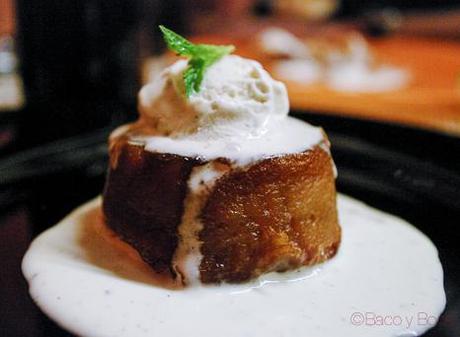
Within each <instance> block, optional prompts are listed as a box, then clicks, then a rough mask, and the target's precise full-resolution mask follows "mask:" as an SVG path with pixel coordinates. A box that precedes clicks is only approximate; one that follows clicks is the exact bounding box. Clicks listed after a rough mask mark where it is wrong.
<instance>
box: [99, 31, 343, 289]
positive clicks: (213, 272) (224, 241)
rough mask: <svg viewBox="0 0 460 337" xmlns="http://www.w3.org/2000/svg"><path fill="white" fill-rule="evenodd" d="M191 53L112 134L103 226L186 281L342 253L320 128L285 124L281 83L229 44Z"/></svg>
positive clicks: (235, 277)
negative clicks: (234, 52) (133, 118)
mask: <svg viewBox="0 0 460 337" xmlns="http://www.w3.org/2000/svg"><path fill="white" fill-rule="evenodd" d="M163 31H164V33H165V35H166V39H167V42H168V43H169V46H170V47H172V48H173V49H174V50H176V51H177V52H178V53H181V54H184V55H186V56H189V57H190V60H189V61H188V62H187V61H186V60H180V61H178V62H176V63H175V64H173V65H172V66H170V67H168V68H167V69H165V70H164V72H163V73H162V74H161V76H160V77H159V78H158V79H157V80H156V81H154V82H152V83H150V84H148V85H146V86H145V87H144V88H143V89H142V90H141V92H140V94H139V111H140V118H139V120H138V121H137V122H135V123H133V124H131V125H127V126H122V127H121V128H119V129H117V130H116V131H115V132H114V133H113V134H112V136H111V138H110V168H109V173H108V177H107V182H106V187H105V191H104V196H103V197H104V199H103V211H104V216H105V222H106V225H107V227H108V228H109V229H111V230H112V231H113V232H114V233H115V234H116V235H117V236H118V237H119V238H120V239H121V240H123V241H125V242H127V243H128V244H129V245H131V246H132V247H133V248H134V249H136V250H137V251H138V253H139V254H140V256H141V257H142V259H143V260H144V261H145V262H147V263H148V264H149V265H150V267H151V268H152V269H153V270H155V271H156V272H158V273H163V274H166V275H167V276H169V277H170V278H171V279H173V280H175V282H177V283H179V284H183V285H186V284H191V283H194V282H202V283H220V282H243V281H248V280H250V279H252V278H254V277H257V276H259V275H261V274H263V273H267V272H271V271H287V270H292V269H294V268H298V267H301V266H305V265H313V264H316V263H319V262H323V261H326V260H327V259H329V258H331V257H332V256H334V255H335V254H336V252H337V250H338V248H339V244H340V238H341V231H340V226H339V224H338V219H337V209H336V190H335V172H334V170H335V168H334V164H333V161H332V158H331V155H330V152H329V143H328V140H327V137H326V135H325V134H324V132H323V131H322V130H321V129H320V128H316V127H313V126H311V125H309V124H306V123H304V122H302V121H299V120H296V119H293V118H291V117H288V116H287V114H288V110H289V102H288V98H287V93H286V89H285V87H284V85H283V84H282V83H280V82H278V81H275V80H273V79H272V78H271V77H270V75H269V74H268V73H267V72H266V71H265V70H264V69H263V68H262V66H261V65H260V64H259V63H257V62H255V61H252V60H248V59H244V58H241V57H238V56H235V55H227V54H228V53H229V52H230V51H231V47H228V46H208V45H193V44H191V43H190V42H188V41H186V40H185V39H183V38H181V37H180V36H178V35H176V34H174V33H173V32H171V31H169V30H166V29H164V28H163Z"/></svg>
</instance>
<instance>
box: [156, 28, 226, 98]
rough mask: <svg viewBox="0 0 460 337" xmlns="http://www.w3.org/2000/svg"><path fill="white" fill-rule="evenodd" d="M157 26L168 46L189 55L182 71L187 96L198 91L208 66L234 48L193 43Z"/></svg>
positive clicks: (183, 54)
mask: <svg viewBox="0 0 460 337" xmlns="http://www.w3.org/2000/svg"><path fill="white" fill-rule="evenodd" d="M159 27H160V30H161V32H162V33H163V38H164V40H165V42H166V44H167V45H168V48H169V49H171V50H172V51H174V52H176V53H177V54H178V55H181V56H186V57H189V62H188V67H187V69H186V70H185V72H184V84H185V94H186V96H187V97H190V96H191V95H192V94H193V93H197V92H199V91H200V86H201V82H202V81H203V78H204V74H205V72H206V69H207V68H208V67H209V66H211V65H212V64H213V63H214V62H216V61H217V60H219V59H220V58H221V57H223V56H225V55H227V54H230V53H231V52H233V50H235V47H234V46H215V45H210V44H194V43H192V42H190V41H188V40H187V39H185V38H184V37H182V36H180V35H179V34H176V33H175V32H173V31H172V30H170V29H168V28H166V27H164V26H161V25H160V26H159Z"/></svg>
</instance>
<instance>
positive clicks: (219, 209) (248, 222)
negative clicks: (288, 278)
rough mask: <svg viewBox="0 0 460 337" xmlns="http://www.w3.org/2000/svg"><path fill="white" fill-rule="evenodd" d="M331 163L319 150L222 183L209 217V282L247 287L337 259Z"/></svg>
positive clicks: (205, 264) (204, 265)
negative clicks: (276, 273) (267, 277)
mask: <svg viewBox="0 0 460 337" xmlns="http://www.w3.org/2000/svg"><path fill="white" fill-rule="evenodd" d="M331 164H332V163H331V158H330V155H329V154H328V153H327V152H325V151H324V150H322V149H321V148H320V147H315V148H314V149H313V150H311V151H306V152H304V153H299V154H294V155H285V156H281V157H276V158H271V159H265V160H262V161H260V162H258V163H256V164H254V165H251V166H250V167H249V168H247V169H245V170H235V171H233V172H231V173H230V174H227V175H226V176H224V177H222V178H221V179H220V180H218V181H217V183H216V185H215V188H214V190H213V192H212V193H211V195H210V196H209V198H208V202H207V204H206V206H205V207H204V209H203V212H202V222H203V230H202V231H201V233H200V239H201V240H202V241H203V245H202V247H201V251H202V254H203V259H202V262H201V265H200V271H201V280H202V282H204V283H215V282H220V281H227V282H242V281H246V280H248V279H250V278H253V277H255V276H258V275H260V274H262V273H265V272H268V271H275V270H276V271H285V270H289V269H293V268H297V267H300V266H302V265H311V264H315V263H318V262H322V261H325V260H326V259H328V258H330V257H332V256H333V255H335V253H336V251H337V249H338V246H339V243H340V226H339V225H338V220H337V209H336V191H335V181H334V180H335V179H334V174H333V169H332V165H331Z"/></svg>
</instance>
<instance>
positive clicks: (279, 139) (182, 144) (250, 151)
mask: <svg viewBox="0 0 460 337" xmlns="http://www.w3.org/2000/svg"><path fill="white" fill-rule="evenodd" d="M286 135H289V137H286ZM131 139H132V141H134V142H138V141H139V142H143V143H145V150H146V151H151V152H160V153H174V154H178V155H180V156H184V157H200V158H203V159H205V160H213V159H217V158H226V159H229V160H230V161H232V162H234V163H237V164H239V165H245V164H248V163H251V162H253V161H254V160H258V159H262V158H266V157H269V156H276V155H281V154H289V153H298V152H303V151H306V150H308V149H311V148H313V147H314V146H316V145H318V144H320V143H321V142H323V141H324V134H323V132H322V129H321V128H319V127H314V126H312V125H310V124H308V123H305V122H303V121H301V120H299V119H296V118H293V117H287V118H283V119H280V120H277V121H273V122H272V123H268V124H267V125H266V130H265V131H264V132H263V133H262V135H257V136H254V137H239V136H238V135H235V137H218V138H215V139H209V138H207V137H200V136H199V134H198V136H196V135H191V136H183V137H180V138H172V137H162V136H142V135H138V136H136V135H132V136H131Z"/></svg>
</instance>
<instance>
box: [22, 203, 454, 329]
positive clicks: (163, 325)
mask: <svg viewBox="0 0 460 337" xmlns="http://www.w3.org/2000/svg"><path fill="white" fill-rule="evenodd" d="M100 203H101V201H100V199H96V200H94V201H92V202H89V203H88V204H86V205H84V206H82V207H81V208H79V209H77V210H76V211H74V212H73V213H72V214H70V215H69V216H68V217H67V218H65V219H64V220H63V221H62V222H60V223H59V224H58V225H56V226H55V227H53V228H51V229H49V230H48V231H46V232H45V233H43V234H42V235H40V236H39V237H38V238H37V239H36V240H35V241H34V242H33V243H32V245H31V247H30V249H29V251H28V252H27V254H26V256H25V258H24V261H23V272H24V275H25V277H26V279H27V280H28V282H29V285H30V294H31V296H32V298H33V299H34V300H35V302H36V303H37V304H38V305H39V306H40V308H41V309H42V310H43V311H44V312H45V313H46V314H48V315H49V316H50V317H51V318H52V319H54V320H55V321H56V322H57V323H58V324H60V325H62V326H63V327H65V328H66V329H68V330H70V331H72V332H73V333H76V334H78V335H81V336H87V337H103V336H107V337H116V336H129V337H137V336H139V337H141V336H149V337H152V336H162V337H176V336H181V337H182V336H203V337H206V336H212V337H214V336H225V337H233V336H234V337H236V336H238V337H243V336H251V337H257V336H260V337H274V336H287V337H296V336H297V337H304V336H315V337H335V336H337V337H343V336H357V337H359V336H363V337H364V336H365V337H372V336H375V337H378V336H414V335H418V334H421V333H423V332H424V331H426V330H427V329H429V328H430V327H432V326H433V325H434V324H435V323H436V321H437V319H438V317H439V315H440V314H441V313H442V311H443V309H444V307H445V301H446V299H445V293H444V288H443V271H442V266H441V264H440V261H439V258H438V253H437V250H436V248H435V247H434V245H433V244H432V243H431V241H430V240H429V239H428V238H427V237H426V236H425V235H423V234H422V233H421V232H419V231H418V230H417V229H415V228H414V227H413V226H411V225H409V224H408V223H406V222H404V221H403V220H401V219H398V218H396V217H394V216H391V215H389V214H385V213H382V212H380V211H377V210H375V209H372V208H370V207H368V206H366V205H364V204H362V203H360V202H357V201H355V200H353V199H351V198H349V197H345V196H339V198H338V209H339V216H340V223H341V226H342V230H343V238H342V244H341V247H340V250H339V253H338V254H337V256H336V257H334V258H333V259H331V260H330V261H328V262H326V263H324V264H321V265H317V266H315V267H313V268H304V269H301V270H297V271H293V272H288V273H283V274H278V273H271V274H267V275H264V276H263V277H261V278H259V279H258V280H256V281H253V282H251V283H246V284H241V285H222V286H206V287H205V286H202V285H195V286H192V287H189V288H186V289H185V290H169V289H166V288H163V287H161V286H159V285H152V282H150V280H149V278H148V277H147V276H145V275H143V273H144V274H145V273H147V272H146V271H143V270H141V269H142V268H139V269H136V268H135V267H133V266H132V265H130V264H129V262H128V261H127V260H125V257H123V256H121V255H112V254H111V253H110V250H108V249H106V248H103V247H102V248H101V246H102V245H101V244H100V243H98V242H97V237H95V235H90V236H88V237H87V238H86V239H82V238H81V231H82V226H83V224H84V223H85V222H89V223H92V222H97V221H99V220H98V218H97V217H96V216H93V215H92V214H93V213H94V212H95V211H97V210H98V209H99V208H100ZM85 219H86V220H85ZM88 219H89V220H88ZM94 240H96V241H95V242H93V244H92V245H91V244H90V241H94ZM91 247H99V249H101V250H102V251H101V252H100V253H99V254H95V253H94V252H91V251H90V250H91V249H93V248H91ZM104 249H105V250H104ZM90 256H91V258H90ZM379 317H380V318H379Z"/></svg>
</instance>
